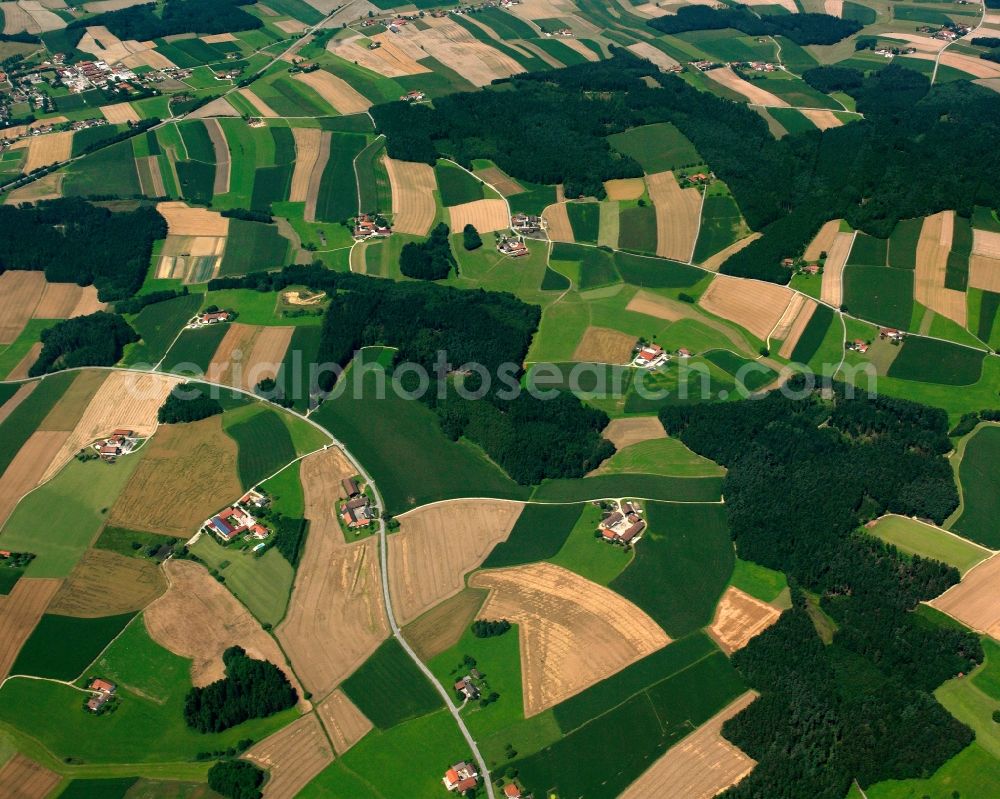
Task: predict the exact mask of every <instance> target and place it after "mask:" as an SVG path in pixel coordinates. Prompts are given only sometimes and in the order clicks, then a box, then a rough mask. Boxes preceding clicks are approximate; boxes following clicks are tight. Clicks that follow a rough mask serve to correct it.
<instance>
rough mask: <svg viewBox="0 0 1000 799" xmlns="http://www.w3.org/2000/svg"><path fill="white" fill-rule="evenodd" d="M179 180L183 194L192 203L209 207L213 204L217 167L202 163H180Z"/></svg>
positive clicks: (178, 168) (178, 165) (178, 166)
mask: <svg viewBox="0 0 1000 799" xmlns="http://www.w3.org/2000/svg"><path fill="white" fill-rule="evenodd" d="M177 178H178V180H180V188H181V194H182V195H183V196H184V199H185V200H187V201H188V202H190V203H197V204H198V205H208V204H210V203H211V202H212V196H213V194H212V187H213V185H214V183H215V166H214V165H213V164H203V163H202V162H201V161H178V162H177Z"/></svg>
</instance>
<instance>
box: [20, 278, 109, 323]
mask: <svg viewBox="0 0 1000 799" xmlns="http://www.w3.org/2000/svg"><path fill="white" fill-rule="evenodd" d="M107 307H108V306H107V303H104V302H101V301H100V300H98V299H97V289H96V288H94V286H78V285H76V283H46V284H45V290H44V291H43V292H42V296H41V299H39V300H38V305H36V306H35V311H34V313H33V314H32V316H33V317H34V318H35V319H72V318H73V317H74V316H87V315H88V314H92V313H96V312H97V311H103V310H104V309H105V308H107Z"/></svg>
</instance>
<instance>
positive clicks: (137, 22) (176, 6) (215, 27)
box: [68, 0, 264, 41]
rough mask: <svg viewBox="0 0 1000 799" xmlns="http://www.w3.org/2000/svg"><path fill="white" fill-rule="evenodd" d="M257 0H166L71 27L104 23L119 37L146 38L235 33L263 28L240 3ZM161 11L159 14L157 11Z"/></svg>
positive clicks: (102, 16)
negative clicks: (161, 4)
mask: <svg viewBox="0 0 1000 799" xmlns="http://www.w3.org/2000/svg"><path fill="white" fill-rule="evenodd" d="M254 2H256V0H212V2H211V3H206V2H205V1H204V0H166V2H165V3H164V4H163V6H162V7H160V8H157V7H155V6H143V5H139V6H132V7H131V8H123V9H120V10H118V11H107V12H105V13H103V14H98V15H97V16H96V17H88V18H87V19H81V20H76V21H75V22H71V23H70V24H69V26H68V27H70V28H85V27H87V26H90V25H104V26H105V27H107V29H108V30H109V31H111V32H112V33H113V34H114V35H115V36H117V37H118V38H119V39H138V40H139V41H147V40H149V39H157V38H159V37H161V36H172V35H174V34H176V33H202V34H204V33H209V34H211V33H232V32H233V31H247V30H255V29H257V28H261V27H263V25H264V23H263V22H261V20H260V19H258V18H257V17H255V16H253V14H248V13H247V12H246V11H244V10H243V9H242V8H241V7H240V6H249V5H253V4H254ZM157 12H159V13H157Z"/></svg>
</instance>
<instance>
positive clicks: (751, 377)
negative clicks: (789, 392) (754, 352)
mask: <svg viewBox="0 0 1000 799" xmlns="http://www.w3.org/2000/svg"><path fill="white" fill-rule="evenodd" d="M704 357H705V360H707V361H711V362H712V363H714V364H715V365H716V366H718V367H719V368H720V369H722V370H723V371H725V372H728V373H729V374H730V375H731V376H732V377H733V379H734V380H735V379H736V375H737V373H738V372H739V371H740V370H741V369H744V368H747V367H748V366H749V365H750V364H754V366H753V367H752V368H750V369H747V371H746V372H745V373H744V374H743V375H742V377H741V379H740V381H739V382H740V384H741V385H743V387H744V388H746V390H747V391H757V390H758V389H760V388H763V387H764V386H766V385H768V384H769V383H772V382H774V380H775V379H776V378H777V377H778V373H777V372H775V371H774V370H773V369H771V368H770V367H767V366H765V365H764V364H761V363H758V362H756V361H751V360H750V359H749V358H744V357H742V356H739V355H737V354H736V353H735V352H732V351H731V350H712V351H711V352H706V353H705V356H704Z"/></svg>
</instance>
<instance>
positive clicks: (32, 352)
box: [0, 341, 42, 421]
mask: <svg viewBox="0 0 1000 799" xmlns="http://www.w3.org/2000/svg"><path fill="white" fill-rule="evenodd" d="M41 353H42V342H40V341H36V342H35V343H34V344H32V345H31V348H30V349H29V350H28V351H27V352H26V353H25V355H24V357H23V358H22V359H21V360H20V361H18V362H17V365H16V366H15V367H14V368H13V369H11V370H10V371H9V372H8V373H7V379H8V380H24V379H25V378H27V377H28V372H29V371H30V370H31V367H32V366H34V365H35V361H37V360H38V356H39V355H41ZM0 421H3V420H2V419H0Z"/></svg>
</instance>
